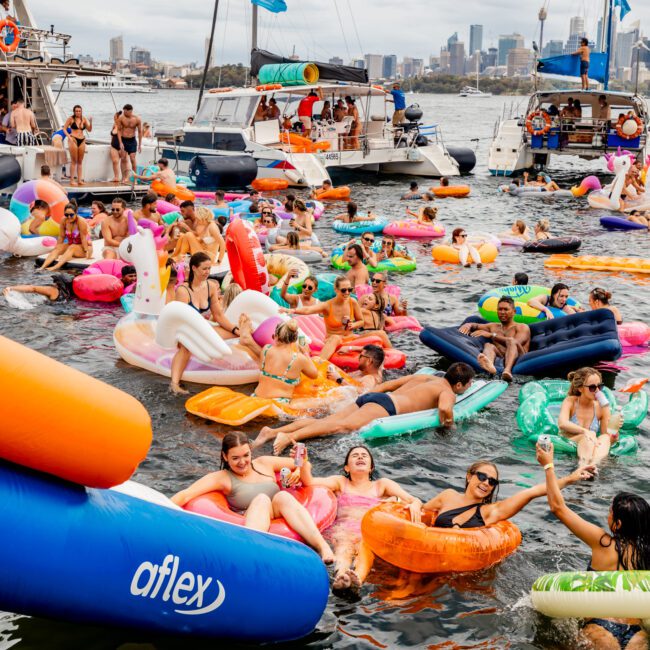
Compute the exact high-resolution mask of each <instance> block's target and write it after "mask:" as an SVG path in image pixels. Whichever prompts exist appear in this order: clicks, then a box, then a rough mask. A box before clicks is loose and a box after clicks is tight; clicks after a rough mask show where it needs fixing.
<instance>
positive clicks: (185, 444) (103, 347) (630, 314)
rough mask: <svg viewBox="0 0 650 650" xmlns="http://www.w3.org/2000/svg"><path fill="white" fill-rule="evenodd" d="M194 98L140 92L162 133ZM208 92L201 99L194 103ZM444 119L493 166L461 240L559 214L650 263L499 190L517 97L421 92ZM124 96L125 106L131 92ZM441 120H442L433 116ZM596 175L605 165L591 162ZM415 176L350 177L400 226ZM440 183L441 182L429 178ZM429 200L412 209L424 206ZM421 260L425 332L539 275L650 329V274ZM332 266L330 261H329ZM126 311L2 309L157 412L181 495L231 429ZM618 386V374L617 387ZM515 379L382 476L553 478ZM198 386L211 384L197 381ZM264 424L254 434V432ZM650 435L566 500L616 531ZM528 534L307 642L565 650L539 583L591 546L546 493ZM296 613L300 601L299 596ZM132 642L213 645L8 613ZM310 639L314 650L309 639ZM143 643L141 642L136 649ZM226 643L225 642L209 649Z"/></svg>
mask: <svg viewBox="0 0 650 650" xmlns="http://www.w3.org/2000/svg"><path fill="white" fill-rule="evenodd" d="M189 96H190V93H175V92H166V93H165V92H161V93H158V94H155V95H151V96H147V97H141V96H137V97H134V98H133V103H134V104H135V106H136V111H137V112H140V113H141V114H142V116H143V117H144V119H146V120H148V121H150V122H152V121H153V122H154V123H156V124H158V125H160V126H165V127H173V126H177V125H178V124H179V123H180V122H181V121H182V119H183V118H184V117H186V113H187V108H186V107H187V105H191V104H193V101H194V100H193V99H192V100H191V101H189V100H188V97H189ZM193 96H194V95H193V94H192V97H193ZM411 99H412V100H414V101H418V102H419V103H420V104H421V105H422V106H423V108H424V109H425V115H426V116H427V117H429V118H431V117H435V119H436V120H439V121H440V123H441V124H442V127H443V129H444V133H445V136H446V139H447V141H449V142H450V143H451V142H452V141H453V144H456V145H461V144H463V143H468V141H469V140H470V139H471V138H480V141H479V143H478V152H477V158H478V164H477V168H476V170H475V173H474V174H473V175H472V176H471V177H469V178H468V179H467V181H468V182H469V183H470V185H471V186H472V195H471V197H470V198H468V199H462V200H454V199H447V200H440V201H437V202H436V205H437V207H438V208H439V214H438V216H439V220H440V221H441V222H442V223H443V224H444V225H445V226H446V228H447V232H451V230H453V228H454V227H456V226H462V227H464V228H467V229H468V230H469V231H472V230H483V231H490V232H493V233H498V232H500V231H503V230H505V229H507V228H508V227H509V226H510V224H511V223H512V222H513V221H514V220H515V219H518V218H522V219H525V220H526V221H527V222H528V224H529V225H532V224H534V222H535V221H536V220H537V219H539V218H542V217H546V218H548V219H550V221H551V224H552V232H553V234H557V235H576V236H578V237H581V238H582V240H583V246H582V249H581V251H580V252H581V253H583V254H587V253H591V254H612V255H624V254H625V255H627V254H631V255H641V256H643V255H648V235H647V234H645V233H640V232H638V231H632V232H628V233H624V232H620V233H616V232H614V233H612V232H608V231H605V230H603V229H602V228H601V227H600V225H599V223H598V217H597V214H596V213H595V212H593V211H590V210H589V209H587V208H586V203H585V201H584V200H582V201H579V202H578V201H566V200H557V201H556V200H553V199H548V200H540V199H514V198H511V197H508V196H503V195H499V194H497V193H496V187H497V185H498V184H499V182H500V181H498V180H496V179H494V178H491V177H490V176H489V175H488V174H487V167H486V161H487V149H488V147H489V138H490V137H491V135H492V129H493V125H494V121H495V120H496V118H497V117H498V115H499V114H500V112H501V107H502V105H503V103H504V102H506V103H509V102H510V99H504V98H499V97H493V98H491V99H485V100H481V101H480V103H479V102H478V100H476V101H475V102H472V100H470V99H467V100H465V99H459V98H456V97H451V96H413V97H412V98H411ZM62 101H63V102H64V103H65V106H66V107H68V108H70V107H71V106H72V105H73V104H74V103H77V101H79V103H82V104H83V105H84V108H85V111H86V114H92V115H94V117H95V124H96V133H101V132H102V129H103V130H105V131H107V128H106V127H107V125H108V124H109V123H110V115H111V111H112V110H113V109H112V105H111V103H110V98H108V97H84V96H79V95H72V94H67V95H62ZM118 101H119V102H120V103H122V100H121V99H119V98H118ZM428 121H429V120H428ZM591 169H592V170H593V169H599V170H602V169H604V165H602V163H601V165H600V166H598V164H597V163H596V164H595V166H593V165H592V167H591ZM588 173H590V171H589V168H588V167H586V166H584V165H582V164H581V163H580V162H579V161H577V160H572V161H568V162H567V161H565V162H563V163H562V164H561V169H559V170H558V171H557V172H556V173H555V174H554V177H555V178H556V179H557V180H558V182H559V183H560V184H561V185H563V186H570V185H572V184H574V183H577V182H579V181H580V180H581V178H583V177H584V176H586V175H587V174H588ZM409 180H411V179H409V178H408V177H404V178H387V177H381V178H378V177H377V176H375V175H364V176H357V177H355V178H354V179H353V181H352V182H351V183H350V184H351V185H352V193H353V198H354V199H355V200H356V201H357V202H358V203H359V205H360V206H362V208H364V209H365V208H372V209H373V210H375V211H376V212H378V213H380V214H385V215H387V216H390V217H392V218H403V216H404V208H405V205H404V203H400V202H399V201H398V197H399V195H400V194H401V193H402V192H403V191H404V190H405V189H406V188H407V187H408V182H409ZM420 183H421V186H422V187H426V186H427V185H428V183H427V182H426V180H424V179H423V180H421V181H420ZM416 205H417V204H413V203H411V204H410V207H415V206H416ZM340 207H342V205H340V206H339V205H335V206H332V207H331V208H330V209H329V210H328V215H327V216H326V217H325V218H324V219H321V220H320V221H319V222H317V225H316V232H317V233H318V236H319V237H320V239H321V242H323V244H324V245H325V246H326V247H330V246H332V245H333V244H334V243H336V242H340V241H341V240H342V237H341V236H340V235H337V234H336V233H334V231H332V230H331V229H330V227H329V222H330V221H331V219H330V216H331V214H332V213H335V211H337V210H338V209H339V208H340ZM409 246H410V248H411V249H412V250H413V251H414V252H415V253H416V255H417V259H418V270H417V271H416V272H415V273H412V274H408V275H404V276H394V277H392V278H391V280H392V281H395V282H397V283H398V284H400V286H401V287H402V290H403V294H404V295H405V296H406V297H407V298H408V299H409V302H410V307H411V310H412V313H413V314H414V315H415V316H417V317H418V318H419V319H420V321H421V322H423V323H424V324H434V325H451V324H455V323H459V322H460V321H462V320H463V318H464V317H465V316H467V315H469V314H471V313H474V312H475V305H476V301H477V300H478V298H479V297H480V296H481V295H482V294H483V293H484V292H485V291H486V290H488V289H490V288H493V287H498V286H502V285H505V284H509V283H510V281H511V278H512V276H513V274H514V273H515V272H517V271H526V272H528V274H529V275H530V278H531V282H532V283H534V284H542V285H551V284H553V283H554V282H557V281H560V280H562V281H565V282H567V283H568V284H569V286H570V287H571V288H572V293H573V294H574V295H575V296H576V297H578V299H580V300H581V301H582V302H583V303H586V301H587V294H588V291H589V290H590V289H592V288H593V287H595V286H602V287H605V288H607V289H608V290H611V291H612V292H613V293H614V301H615V304H616V305H618V306H619V307H620V309H621V312H622V313H623V317H624V319H625V320H635V319H639V320H644V321H646V322H650V304H649V302H648V300H647V296H648V282H649V280H650V277H647V276H645V277H644V276H631V275H626V274H618V275H615V274H610V273H579V272H560V273H557V272H550V271H546V270H544V268H543V262H544V259H545V257H544V256H537V255H528V256H526V255H523V254H522V253H519V252H518V251H517V250H515V249H509V248H508V247H504V248H503V249H502V253H501V255H500V256H499V257H498V258H497V261H496V263H495V264H492V265H488V266H487V267H484V268H483V269H480V270H478V269H475V268H472V269H461V268H459V267H450V266H434V264H433V263H432V261H431V257H430V250H431V245H430V244H428V243H421V242H415V243H410V244H409ZM0 264H1V268H2V286H5V285H6V284H16V283H33V282H37V281H39V280H37V277H38V276H36V275H35V274H34V273H33V263H32V262H31V261H30V260H19V259H11V258H9V257H7V256H5V255H4V254H0ZM315 270H317V271H327V270H328V268H327V267H326V265H325V264H323V265H320V266H319V267H315ZM122 315H123V313H122V311H121V308H120V307H118V306H116V305H110V306H106V305H101V304H90V303H81V302H74V303H71V304H68V305H53V306H49V305H48V306H44V307H41V308H39V309H35V310H32V311H30V312H21V311H15V310H10V309H9V308H8V307H7V305H6V303H4V301H2V302H1V303H0V327H1V331H2V333H3V334H4V335H7V336H9V337H11V338H13V339H15V340H17V341H19V342H21V343H24V344H26V345H28V346H30V347H32V348H34V349H36V350H39V351H41V352H44V353H46V354H48V355H50V356H52V357H54V358H56V359H58V360H60V361H62V362H64V363H67V364H69V365H71V366H74V367H76V368H78V369H80V370H83V371H84V372H87V373H89V374H91V375H93V376H94V377H97V378H99V379H102V380H104V381H106V382H108V383H110V384H112V385H114V386H117V387H118V388H121V389H123V390H125V391H127V392H128V393H131V394H132V395H134V396H135V397H137V398H138V399H140V400H141V401H142V402H143V403H144V405H145V406H146V407H147V409H148V410H149V412H150V414H151V417H152V421H153V427H154V432H155V435H154V442H153V445H152V448H151V452H150V454H149V457H148V459H147V460H146V462H144V463H143V464H142V465H141V466H140V468H139V469H138V472H137V473H136V476H135V478H136V480H138V481H141V482H142V483H145V484H147V485H150V486H152V487H154V488H157V489H159V490H161V491H163V492H165V493H166V494H168V495H171V494H173V493H174V492H176V491H177V490H178V489H179V488H181V487H182V486H185V485H187V484H188V483H189V482H191V481H193V480H194V479H196V478H197V477H199V476H201V475H203V474H205V473H206V472H208V471H211V470H213V469H214V468H215V467H216V466H217V465H218V456H219V452H218V450H219V436H220V435H221V434H223V432H224V429H223V428H222V427H220V426H219V425H214V424H206V423H205V422H201V421H198V420H196V419H195V418H193V417H190V416H187V415H186V414H185V412H184V409H183V402H182V400H180V399H175V398H172V397H171V396H170V395H169V394H168V393H167V385H168V380H167V379H165V378H163V377H160V376H158V375H154V374H151V373H148V372H146V371H144V370H139V369H137V368H133V367H130V366H129V365H127V364H126V363H124V362H123V361H121V360H120V359H119V358H118V356H117V353H116V352H115V349H114V347H113V342H112V331H113V328H114V326H115V323H116V322H117V320H118V319H119V318H120V317H121V316H122ZM394 342H395V344H396V346H397V347H399V348H401V349H403V350H404V351H406V352H407V353H408V355H409V358H408V365H407V368H408V369H409V370H415V369H417V368H418V367H421V366H423V365H427V364H435V363H437V362H438V361H439V360H438V359H437V357H436V356H435V355H434V354H433V353H432V351H430V350H429V349H428V348H426V347H424V346H423V345H421V344H420V343H419V342H418V340H417V336H415V335H413V334H411V333H404V334H400V335H399V336H398V337H396V338H395V339H394ZM649 359H650V357H648V356H635V357H631V358H627V359H624V360H622V361H621V362H620V364H621V365H622V366H625V367H626V370H623V372H622V373H621V375H620V376H619V377H618V378H616V385H617V386H618V387H620V386H622V385H623V383H624V382H625V381H627V380H628V379H630V378H632V377H639V376H645V375H647V374H648V370H649V368H648V365H649V363H648V361H649ZM609 380H610V381H613V380H614V377H610V378H609ZM521 383H522V379H521V378H517V380H516V382H515V384H514V385H513V386H512V387H511V388H509V389H508V390H507V391H506V393H505V394H504V395H503V396H502V397H500V398H499V400H498V401H497V402H495V403H494V404H493V405H492V406H491V407H490V408H489V409H487V410H485V411H483V412H482V413H480V414H479V415H478V416H477V417H476V418H474V419H473V420H471V421H470V422H467V423H464V424H462V425H460V426H459V427H458V428H457V429H456V430H455V431H454V432H453V433H451V434H445V435H442V434H439V433H436V432H433V431H430V432H426V433H424V434H421V435H418V436H413V437H410V438H403V439H400V440H397V441H395V442H391V443H388V444H386V443H384V444H376V445H375V446H374V449H373V453H374V454H375V458H376V462H377V465H378V468H379V470H380V472H381V474H382V475H383V476H388V477H390V478H393V479H395V480H397V481H399V482H400V484H402V485H403V486H404V487H405V488H406V489H407V490H409V491H411V492H412V493H413V494H415V495H417V496H419V497H420V498H422V499H427V498H430V497H431V496H432V495H434V494H436V493H437V492H439V491H440V490H442V489H444V488H446V487H455V488H458V489H462V487H463V485H464V482H463V481H464V474H465V471H466V468H467V467H468V466H469V465H470V464H471V463H472V462H473V461H475V460H476V459H478V458H488V459H490V460H493V461H494V462H496V463H497V464H498V465H499V468H500V472H501V479H502V486H501V495H502V496H508V495H511V494H512V493H513V492H514V491H515V490H517V489H519V488H521V487H527V486H531V485H533V484H535V483H537V482H540V481H543V480H544V477H543V472H542V471H541V470H540V468H539V466H538V465H537V463H536V462H535V457H534V451H533V449H532V448H531V449H520V448H515V447H514V446H513V445H512V443H511V440H512V438H513V437H514V436H515V435H516V432H517V429H516V424H515V420H514V414H515V411H516V408H517V393H518V389H519V388H520V386H521ZM192 388H193V389H194V390H198V389H199V387H197V386H192ZM259 426H261V424H260V423H255V424H252V425H248V426H247V427H246V429H245V430H246V431H248V432H249V433H250V434H251V435H252V434H255V433H256V432H257V430H258V428H259ZM647 433H648V429H647V426H644V428H643V429H642V430H641V432H640V433H639V439H640V443H641V445H640V450H639V452H638V453H637V455H636V456H633V457H623V458H621V459H617V460H609V461H607V462H606V463H604V465H603V468H602V471H601V477H600V479H599V480H598V481H595V482H593V483H589V484H583V485H578V486H574V487H572V488H569V490H568V491H567V492H566V493H565V496H566V498H567V499H568V501H569V502H570V504H571V506H572V507H573V508H575V509H576V511H577V512H579V513H580V514H582V515H588V516H589V517H590V518H591V519H592V520H594V521H598V522H600V523H601V524H604V523H605V521H606V516H607V510H608V507H609V502H610V500H611V498H612V497H613V495H614V494H615V493H616V492H618V491H620V490H623V489H625V490H630V491H634V492H637V493H640V494H643V495H646V496H647V481H648V479H649V478H650V470H649V469H648V465H649V463H650V452H649V449H650V443H648V440H647ZM353 440H355V437H354V436H346V437H345V438H338V439H336V438H332V439H322V440H315V441H314V442H312V443H311V444H310V448H311V457H312V459H313V460H314V464H315V466H316V471H317V473H319V474H321V475H327V474H331V473H335V472H337V471H339V469H340V467H339V463H340V459H341V458H342V456H343V453H344V451H345V450H346V449H347V448H348V447H349V445H350V443H351V442H352V441H353ZM556 463H557V465H558V471H559V473H560V474H565V473H567V472H569V471H570V470H571V469H572V468H573V466H574V461H573V460H572V459H570V458H568V457H566V456H560V457H559V458H558V459H557V461H556ZM515 522H516V523H517V525H518V526H519V527H520V528H521V530H522V533H523V543H522V545H521V547H520V548H519V550H518V551H517V552H516V553H515V554H514V555H513V556H511V557H509V558H508V559H507V560H506V561H505V562H502V563H501V564H500V565H498V566H496V567H493V568H491V569H488V570H486V571H482V572H479V573H474V574H467V575H460V576H416V575H412V574H406V573H402V572H400V571H398V570H396V569H394V568H392V567H390V566H388V565H386V564H384V563H383V562H381V561H378V562H377V565H376V569H375V570H374V571H373V573H372V574H371V575H370V580H369V583H368V584H367V586H366V587H365V588H364V591H363V598H362V599H361V600H360V601H359V602H355V603H349V602H346V601H343V600H341V599H338V598H330V602H329V606H328V609H327V612H326V613H325V615H324V617H323V619H322V620H321V623H320V625H319V628H318V630H317V631H316V632H315V633H314V634H313V635H312V636H311V637H310V638H309V639H308V640H306V641H305V642H304V643H306V642H307V641H309V642H310V647H315V648H349V647H359V648H360V647H364V648H393V647H429V648H441V649H442V648H444V649H447V648H449V649H451V648H506V647H510V648H557V647H565V648H569V647H575V645H576V643H575V631H576V628H575V625H574V623H572V622H566V621H551V620H549V619H546V618H544V617H541V616H539V615H538V614H536V613H535V612H534V610H532V608H531V607H530V601H529V599H528V596H527V594H528V592H529V590H530V586H531V585H532V583H533V581H534V580H535V578H536V577H537V576H539V575H540V574H542V573H548V572H551V571H558V570H571V569H580V568H583V567H584V566H585V565H586V564H587V561H588V554H587V551H586V548H585V547H584V546H583V545H581V544H579V543H578V542H577V540H576V539H575V538H574V537H573V536H572V535H570V534H569V533H568V532H567V531H566V529H565V528H564V527H563V526H562V525H560V524H559V523H557V522H556V521H555V520H554V518H553V516H552V515H551V514H550V513H549V511H548V507H547V504H546V501H545V500H538V501H536V502H533V503H532V504H531V505H530V506H528V507H527V508H526V510H525V511H524V512H522V513H521V514H520V515H518V516H517V517H516V518H515ZM287 607H295V603H293V602H292V601H291V595H290V594H287ZM127 641H130V642H137V643H143V644H144V645H143V646H139V647H157V648H162V647H165V648H172V647H174V648H175V647H179V648H187V647H197V648H198V647H203V645H202V644H201V643H200V642H198V641H188V640H180V641H175V640H173V639H155V638H152V637H151V636H147V635H141V634H138V633H134V632H124V633H122V632H119V631H115V630H107V629H103V628H94V627H85V626H79V625H72V624H67V623H61V622H51V621H43V620H41V619H29V618H26V617H18V616H14V615H3V616H2V617H0V643H2V644H3V645H6V646H7V647H8V646H9V645H14V644H16V643H18V644H19V645H20V647H34V648H48V649H50V648H54V647H56V648H118V647H122V648H124V647H127V646H126V645H123V644H125V643H126V642H127ZM304 643H302V644H301V645H304ZM130 647H133V646H130ZM205 647H206V648H207V647H214V644H210V645H207V644H206V645H205Z"/></svg>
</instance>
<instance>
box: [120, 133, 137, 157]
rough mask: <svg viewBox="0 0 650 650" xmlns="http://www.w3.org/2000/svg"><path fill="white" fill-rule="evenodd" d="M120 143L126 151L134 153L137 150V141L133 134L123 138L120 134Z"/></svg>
mask: <svg viewBox="0 0 650 650" xmlns="http://www.w3.org/2000/svg"><path fill="white" fill-rule="evenodd" d="M122 144H123V145H124V151H126V153H135V152H136V151H137V150H138V141H137V140H136V138H135V136H134V137H132V138H125V137H124V136H122Z"/></svg>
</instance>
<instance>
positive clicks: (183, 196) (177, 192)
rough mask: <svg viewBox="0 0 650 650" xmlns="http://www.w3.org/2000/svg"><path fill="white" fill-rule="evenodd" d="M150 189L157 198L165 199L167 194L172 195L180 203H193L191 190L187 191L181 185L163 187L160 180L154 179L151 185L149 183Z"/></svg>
mask: <svg viewBox="0 0 650 650" xmlns="http://www.w3.org/2000/svg"><path fill="white" fill-rule="evenodd" d="M151 189H152V191H154V192H155V193H156V194H157V195H158V196H162V197H165V196H167V195H168V194H173V195H174V196H175V197H176V198H177V199H179V200H180V201H194V199H195V198H196V197H195V195H194V192H192V191H191V190H188V189H187V188H186V187H185V186H183V185H174V186H172V185H165V183H163V182H162V181H161V180H160V179H158V178H157V179H156V180H155V181H154V182H153V183H151Z"/></svg>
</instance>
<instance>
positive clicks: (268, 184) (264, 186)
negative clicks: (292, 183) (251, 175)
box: [251, 178, 289, 192]
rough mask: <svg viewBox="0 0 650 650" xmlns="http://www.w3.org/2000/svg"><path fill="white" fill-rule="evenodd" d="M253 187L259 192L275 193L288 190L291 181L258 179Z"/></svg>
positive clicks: (253, 183) (252, 184)
mask: <svg viewBox="0 0 650 650" xmlns="http://www.w3.org/2000/svg"><path fill="white" fill-rule="evenodd" d="M251 187H252V188H253V189H254V190H257V191H258V192H275V191H277V190H286V189H287V187H289V181H288V180H286V179H285V178H256V179H255V180H254V181H253V182H252V183H251Z"/></svg>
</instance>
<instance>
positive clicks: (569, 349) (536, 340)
mask: <svg viewBox="0 0 650 650" xmlns="http://www.w3.org/2000/svg"><path fill="white" fill-rule="evenodd" d="M463 323H487V321H486V320H483V319H482V318H479V317H478V316H471V317H470V318H467V319H466V320H465V321H463ZM463 323H462V324H463ZM459 327H460V325H457V326H455V327H425V329H423V330H422V332H420V341H422V343H424V344H425V345H426V346H428V347H430V348H431V349H432V350H435V351H436V352H438V353H439V354H441V355H443V356H444V357H447V358H448V359H451V360H452V361H464V362H465V363H467V364H469V365H470V366H472V368H474V369H475V370H477V371H478V372H483V370H482V368H481V367H480V366H479V364H478V361H477V360H476V357H477V356H478V354H479V353H480V352H481V351H482V350H483V346H484V344H485V342H486V340H487V339H485V338H474V337H471V336H467V335H465V334H461V333H460V332H459V331H458V328H459ZM529 327H530V336H531V338H530V351H529V352H528V353H526V354H524V355H522V356H521V357H519V359H517V362H516V363H515V365H514V368H513V372H515V373H516V374H519V375H552V374H558V373H565V372H566V371H569V370H575V369H576V368H581V367H583V366H591V365H594V364H596V363H598V362H599V361H614V360H615V359H618V358H619V357H620V356H621V354H622V349H621V342H620V341H619V338H618V331H617V328H616V320H615V318H614V315H613V314H612V312H611V311H609V309H596V310H594V311H586V312H581V313H579V314H572V315H570V316H564V317H563V318H556V319H553V320H546V321H541V322H539V323H534V324H532V325H530V326H529ZM495 365H496V366H497V369H498V370H499V371H501V370H502V368H503V360H502V359H497V360H496V362H495Z"/></svg>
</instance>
